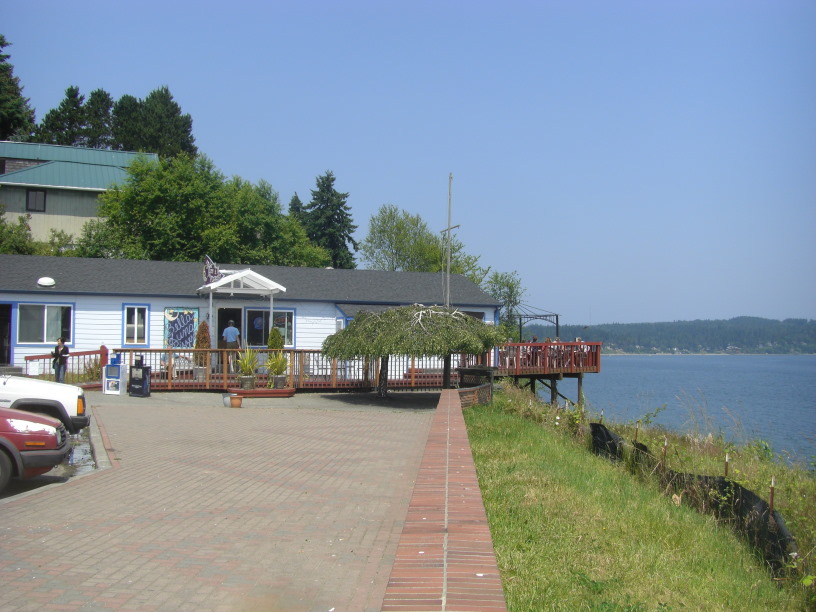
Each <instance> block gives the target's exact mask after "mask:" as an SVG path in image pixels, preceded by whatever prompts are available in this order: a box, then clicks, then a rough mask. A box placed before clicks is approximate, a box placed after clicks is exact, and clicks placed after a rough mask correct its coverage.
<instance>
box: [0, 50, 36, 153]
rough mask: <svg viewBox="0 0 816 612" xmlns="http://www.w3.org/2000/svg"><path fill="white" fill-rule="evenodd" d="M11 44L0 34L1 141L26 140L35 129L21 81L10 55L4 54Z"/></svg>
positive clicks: (32, 115) (32, 112)
mask: <svg viewBox="0 0 816 612" xmlns="http://www.w3.org/2000/svg"><path fill="white" fill-rule="evenodd" d="M9 46H11V43H10V42H8V41H7V40H6V37H5V36H3V35H2V34H0V140H11V139H20V140H26V139H27V137H28V135H29V134H31V132H32V130H33V129H34V111H33V110H32V109H31V107H30V106H29V104H28V102H29V100H28V98H24V97H23V88H22V86H21V85H20V79H19V78H18V77H16V76H14V66H12V65H11V64H10V63H9V61H8V60H9V58H10V57H11V56H10V55H8V54H6V53H3V50H4V49H5V48H6V47H9Z"/></svg>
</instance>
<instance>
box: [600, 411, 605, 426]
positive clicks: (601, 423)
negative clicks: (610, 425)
mask: <svg viewBox="0 0 816 612" xmlns="http://www.w3.org/2000/svg"><path fill="white" fill-rule="evenodd" d="M603 411H604V409H603V408H601V425H603Z"/></svg>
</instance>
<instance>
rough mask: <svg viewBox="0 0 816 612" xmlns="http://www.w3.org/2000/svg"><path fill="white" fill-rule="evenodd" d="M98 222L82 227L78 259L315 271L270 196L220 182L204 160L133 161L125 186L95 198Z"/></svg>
mask: <svg viewBox="0 0 816 612" xmlns="http://www.w3.org/2000/svg"><path fill="white" fill-rule="evenodd" d="M100 201H101V206H100V209H99V214H100V217H101V219H100V220H98V221H93V222H89V223H86V225H85V227H84V229H83V233H82V236H81V237H80V240H79V242H78V254H80V255H82V256H86V257H100V256H101V257H121V258H128V259H155V260H164V261H198V260H202V259H203V258H204V256H205V255H210V256H211V257H213V259H215V260H217V261H220V262H223V263H238V264H274V265H293V266H297V265H307V266H323V265H326V264H327V263H328V261H329V258H328V253H326V251H324V250H323V249H320V248H317V247H315V246H314V245H312V244H311V243H310V242H309V240H308V238H307V237H306V234H305V232H304V231H303V228H301V227H300V226H299V224H298V223H297V221H295V220H292V219H290V218H289V217H287V216H286V215H283V214H282V213H281V208H280V204H279V202H278V195H277V193H276V192H275V191H274V190H273V189H272V187H271V186H270V185H269V184H268V183H266V182H263V181H262V182H261V183H259V184H258V185H253V184H251V183H250V182H248V181H245V180H243V179H241V178H240V177H233V178H230V179H228V180H227V179H225V177H224V175H223V174H221V173H220V172H219V171H218V170H217V169H216V168H215V166H214V165H213V163H212V161H210V160H209V159H208V158H207V157H205V156H203V155H198V156H196V157H191V156H189V155H184V154H182V155H178V156H176V157H172V158H160V159H159V161H152V160H148V159H147V158H139V159H137V160H136V161H134V162H133V163H132V164H131V165H130V167H129V168H128V180H127V181H126V182H125V183H124V184H123V185H120V186H117V187H114V188H113V189H110V190H108V191H107V192H105V193H104V194H102V195H101V196H100Z"/></svg>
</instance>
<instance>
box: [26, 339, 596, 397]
mask: <svg viewBox="0 0 816 612" xmlns="http://www.w3.org/2000/svg"><path fill="white" fill-rule="evenodd" d="M273 352H282V353H283V354H284V355H286V357H287V361H288V366H287V369H286V375H285V376H286V382H285V385H286V386H287V387H294V388H296V389H304V390H309V389H311V390H317V389H372V388H374V386H376V384H377V380H378V377H379V368H380V361H379V359H344V360H340V359H331V358H328V357H325V356H324V355H323V354H322V353H321V352H320V351H319V350H300V349H299V350H286V349H284V350H282V351H272V350H269V349H265V348H264V349H258V354H259V358H260V359H259V367H258V369H257V370H256V374H255V379H256V382H255V384H256V387H265V386H267V385H268V383H269V373H268V372H267V369H266V360H267V358H268V357H269V355H270V354H271V353H273ZM110 353H111V355H110V356H109V349H107V348H106V347H104V346H102V347H100V349H99V350H98V351H81V352H75V353H71V354H70V356H69V359H68V368H67V372H66V376H65V382H67V383H72V384H83V385H88V384H92V385H98V384H101V380H102V368H103V367H104V366H105V365H107V364H108V363H109V357H112V356H118V357H119V360H120V362H121V365H123V366H124V368H123V373H122V376H123V380H126V378H127V376H128V372H129V370H130V368H131V367H133V366H134V365H136V364H137V362H138V361H140V362H141V365H142V366H147V367H149V368H150V371H151V376H150V384H151V388H152V389H154V390H156V391H161V390H202V391H203V390H219V391H223V390H226V389H230V388H235V387H238V386H239V381H238V372H237V371H231V370H230V368H229V366H228V365H227V366H226V367H225V364H228V363H229V359H228V355H229V353H230V351H228V350H227V349H174V350H172V351H170V350H168V349H111V350H110ZM232 353H233V355H234V354H235V351H232ZM25 361H26V374H27V375H29V376H40V377H45V378H51V379H52V380H53V377H54V370H53V368H52V367H51V356H50V355H49V354H43V355H31V356H28V357H26V358H25ZM600 365H601V344H600V343H599V342H552V343H543V342H542V343H536V344H530V343H509V344H506V345H503V346H501V347H499V348H497V349H495V350H493V351H491V352H490V353H486V354H484V355H453V357H452V359H451V367H452V368H453V370H454V371H453V373H452V383H453V384H458V382H459V379H458V374H457V373H456V368H464V367H474V366H480V367H490V368H495V377H502V376H535V375H544V376H547V375H559V374H566V375H569V374H581V373H592V372H599V371H600ZM443 367H444V363H443V360H442V359H441V358H439V357H422V358H416V357H408V356H405V355H395V356H391V357H390V358H389V364H388V386H389V388H392V389H414V390H423V389H440V388H441V387H442V372H443Z"/></svg>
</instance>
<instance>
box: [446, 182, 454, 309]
mask: <svg viewBox="0 0 816 612" xmlns="http://www.w3.org/2000/svg"><path fill="white" fill-rule="evenodd" d="M452 193H453V172H451V173H450V175H448V268H447V278H446V279H445V308H450V268H451V200H452V197H451V195H452Z"/></svg>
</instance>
